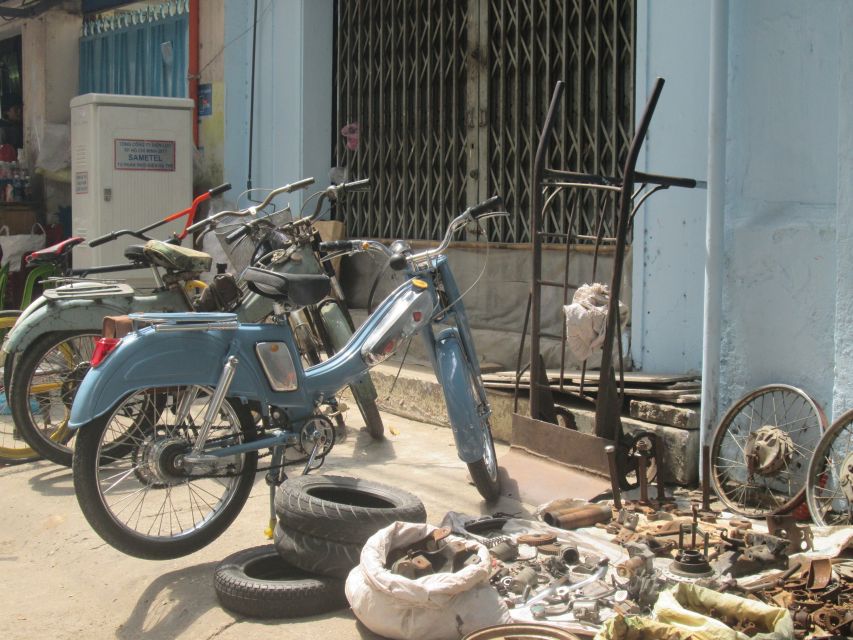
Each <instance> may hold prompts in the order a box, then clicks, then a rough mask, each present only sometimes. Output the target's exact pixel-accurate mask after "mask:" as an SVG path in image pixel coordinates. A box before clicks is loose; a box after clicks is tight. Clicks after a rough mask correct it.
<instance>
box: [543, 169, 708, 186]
mask: <svg viewBox="0 0 853 640" xmlns="http://www.w3.org/2000/svg"><path fill="white" fill-rule="evenodd" d="M545 175H546V176H548V177H550V178H556V179H559V180H568V181H570V182H575V183H578V184H597V185H602V186H614V185H618V184H619V183H620V179H619V178H615V177H612V176H601V175H596V174H593V173H578V172H575V171H563V170H560V169H545ZM634 182H644V183H647V184H656V185H660V186H662V187H682V188H684V189H707V188H708V183H707V182H705V181H704V180H695V179H693V178H679V177H676V176H664V175H660V174H657V173H645V172H643V171H635V172H634Z"/></svg>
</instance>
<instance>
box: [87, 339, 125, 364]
mask: <svg viewBox="0 0 853 640" xmlns="http://www.w3.org/2000/svg"><path fill="white" fill-rule="evenodd" d="M119 342H121V338H101V339H100V340H98V341H97V342H96V343H95V353H93V354H92V361H91V365H92V366H93V367H97V366H98V365H99V364H101V363H102V362H103V361H104V360H106V359H107V356H108V355H110V353H111V352H112V350H113V349H115V348H116V347H117V346H118V344H119Z"/></svg>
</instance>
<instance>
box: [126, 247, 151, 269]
mask: <svg viewBox="0 0 853 640" xmlns="http://www.w3.org/2000/svg"><path fill="white" fill-rule="evenodd" d="M124 257H125V258H127V259H128V260H130V261H131V262H139V263H142V264H148V258H147V257H146V256H145V247H143V246H142V245H141V244H132V245H130V246H129V247H127V248H125V250H124Z"/></svg>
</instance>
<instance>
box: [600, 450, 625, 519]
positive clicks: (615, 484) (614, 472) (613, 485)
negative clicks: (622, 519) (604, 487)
mask: <svg viewBox="0 0 853 640" xmlns="http://www.w3.org/2000/svg"><path fill="white" fill-rule="evenodd" d="M604 453H606V454H607V467H608V469H609V470H610V489H611V491H612V492H613V506H614V507H615V508H616V510H617V511H618V510H620V509H621V508H622V492H621V491H620V489H619V469H618V468H617V465H616V447H614V446H613V445H607V446H606V447H604Z"/></svg>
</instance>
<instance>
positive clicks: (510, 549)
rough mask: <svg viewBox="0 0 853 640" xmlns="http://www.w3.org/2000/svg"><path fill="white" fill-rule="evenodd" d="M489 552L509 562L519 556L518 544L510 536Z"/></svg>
mask: <svg viewBox="0 0 853 640" xmlns="http://www.w3.org/2000/svg"><path fill="white" fill-rule="evenodd" d="M489 553H491V554H492V555H493V556H494V557H496V558H497V559H498V560H501V561H503V562H509V561H510V560H515V559H516V558H517V557H518V545H517V544H516V543H515V541H513V540H512V539H509V538H508V539H506V540H503V541H502V542H500V543H498V544H496V545H495V546H494V547H492V548H491V549H489Z"/></svg>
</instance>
